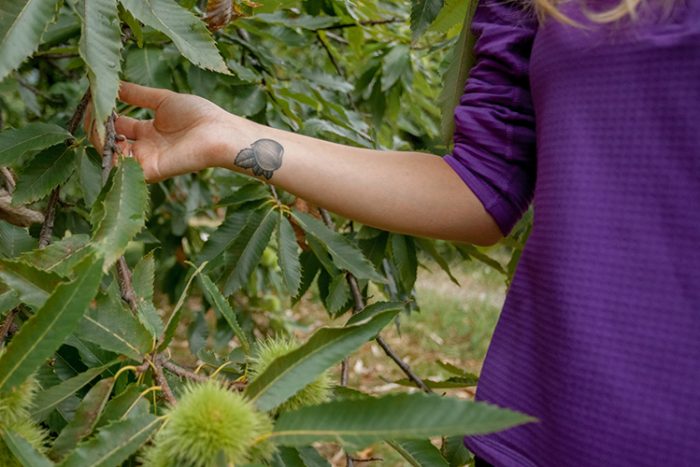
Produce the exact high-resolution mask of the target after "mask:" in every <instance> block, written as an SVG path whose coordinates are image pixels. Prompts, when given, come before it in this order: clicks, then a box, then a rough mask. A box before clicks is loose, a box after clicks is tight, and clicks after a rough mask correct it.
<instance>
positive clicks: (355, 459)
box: [352, 457, 384, 464]
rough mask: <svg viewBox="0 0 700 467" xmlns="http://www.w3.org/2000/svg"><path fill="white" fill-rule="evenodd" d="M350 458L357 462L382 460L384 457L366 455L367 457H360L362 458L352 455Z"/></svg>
mask: <svg viewBox="0 0 700 467" xmlns="http://www.w3.org/2000/svg"><path fill="white" fill-rule="evenodd" d="M352 460H353V461H355V462H357V463H358V464H359V463H361V462H383V461H384V458H382V457H368V458H367V459H362V458H357V457H353V458H352Z"/></svg>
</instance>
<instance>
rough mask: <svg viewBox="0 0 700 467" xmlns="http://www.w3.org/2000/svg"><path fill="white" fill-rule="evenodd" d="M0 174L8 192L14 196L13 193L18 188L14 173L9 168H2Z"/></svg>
mask: <svg viewBox="0 0 700 467" xmlns="http://www.w3.org/2000/svg"><path fill="white" fill-rule="evenodd" d="M0 173H2V178H4V179H5V186H6V187H7V192H8V193H10V194H12V192H13V191H15V187H16V186H17V182H15V177H14V176H13V175H12V172H10V169H8V168H7V167H0Z"/></svg>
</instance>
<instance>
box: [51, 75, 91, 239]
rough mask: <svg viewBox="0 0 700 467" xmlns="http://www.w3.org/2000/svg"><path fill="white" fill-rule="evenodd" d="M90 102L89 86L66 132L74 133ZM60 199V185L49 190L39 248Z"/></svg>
mask: <svg viewBox="0 0 700 467" xmlns="http://www.w3.org/2000/svg"><path fill="white" fill-rule="evenodd" d="M89 102H90V88H88V89H87V91H85V94H83V97H82V98H81V99H80V102H79V103H78V106H77V107H76V109H75V112H73V116H72V117H71V119H70V121H69V122H68V128H67V129H68V132H69V133H70V134H71V135H75V132H76V130H77V129H78V126H79V125H80V122H82V121H83V117H84V116H85V110H86V109H87V106H88V103H89ZM60 199H61V186H60V185H59V186H57V187H56V188H54V189H53V191H52V192H51V197H49V204H48V205H47V206H46V214H45V215H44V223H43V224H42V225H41V232H40V233H39V248H44V247H45V246H47V245H48V244H50V243H51V236H52V235H53V225H54V222H55V220H56V210H57V207H58V202H59V200H60Z"/></svg>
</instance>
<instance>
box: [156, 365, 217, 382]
mask: <svg viewBox="0 0 700 467" xmlns="http://www.w3.org/2000/svg"><path fill="white" fill-rule="evenodd" d="M163 368H165V369H166V370H168V371H169V372H171V373H173V374H175V375H177V376H179V377H181V378H185V379H189V380H192V381H198V382H200V383H201V382H204V381H207V380H208V379H209V377H208V376H204V375H200V374H197V373H195V372H194V371H191V370H188V369H187V368H183V367H181V366H180V365H178V364H177V363H175V362H171V361H170V360H163Z"/></svg>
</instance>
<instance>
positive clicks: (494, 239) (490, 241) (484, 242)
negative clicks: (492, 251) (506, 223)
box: [471, 232, 504, 246]
mask: <svg viewBox="0 0 700 467" xmlns="http://www.w3.org/2000/svg"><path fill="white" fill-rule="evenodd" d="M503 238H504V237H503V235H502V234H501V232H498V233H497V234H495V235H488V236H483V237H479V238H477V239H475V240H474V241H472V242H471V243H472V244H473V245H477V246H494V245H496V244H497V243H498V242H500V241H501V240H503Z"/></svg>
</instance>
